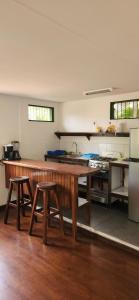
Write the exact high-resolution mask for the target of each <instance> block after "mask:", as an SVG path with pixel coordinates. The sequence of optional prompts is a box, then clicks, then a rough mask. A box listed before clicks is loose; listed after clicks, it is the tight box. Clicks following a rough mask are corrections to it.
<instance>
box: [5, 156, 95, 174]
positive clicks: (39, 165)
mask: <svg viewBox="0 0 139 300" xmlns="http://www.w3.org/2000/svg"><path fill="white" fill-rule="evenodd" d="M3 163H4V164H5V165H14V166H17V167H27V168H30V169H36V170H42V171H53V172H57V173H61V174H70V175H74V176H77V177H80V176H87V175H91V174H93V173H94V172H96V171H97V169H96V168H90V167H87V166H80V165H78V166H76V168H75V166H74V165H72V164H62V163H57V162H50V161H41V160H30V159H21V160H18V161H7V160H5V161H3Z"/></svg>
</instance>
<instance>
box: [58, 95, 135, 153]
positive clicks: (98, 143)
mask: <svg viewBox="0 0 139 300" xmlns="http://www.w3.org/2000/svg"><path fill="white" fill-rule="evenodd" d="M128 99H139V93H130V94H121V95H115V96H114V95H113V96H109V95H108V96H105V97H97V98H92V99H91V98H90V97H89V98H86V100H80V101H74V102H67V103H66V102H65V103H62V104H61V123H60V130H63V131H89V132H91V131H92V132H93V131H94V125H93V123H94V122H96V125H97V126H101V127H102V128H103V130H104V131H105V130H106V128H107V126H108V125H109V121H110V102H111V101H121V100H128ZM111 122H112V123H113V124H115V125H116V128H117V130H119V129H120V127H121V125H122V127H123V129H124V131H128V130H129V128H131V127H139V120H127V121H126V120H123V121H121V120H119V121H111ZM73 141H76V142H77V143H78V151H80V152H95V153H96V152H97V153H100V154H102V153H103V152H105V151H120V152H122V153H123V155H124V156H128V155H129V138H110V137H101V138H100V137H92V138H91V140H90V141H88V140H87V139H86V138H85V137H82V138H81V137H71V138H70V137H62V138H61V140H60V148H61V149H62V148H63V149H66V150H69V151H72V150H73V151H74V150H75V149H74V148H73V147H72V143H73Z"/></svg>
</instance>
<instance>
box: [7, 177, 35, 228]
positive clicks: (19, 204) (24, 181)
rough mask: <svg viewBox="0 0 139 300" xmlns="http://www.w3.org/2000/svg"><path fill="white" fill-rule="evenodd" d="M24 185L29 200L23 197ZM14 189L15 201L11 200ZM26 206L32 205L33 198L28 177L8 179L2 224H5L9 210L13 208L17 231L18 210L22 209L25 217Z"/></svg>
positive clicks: (18, 224) (18, 221) (18, 225)
mask: <svg viewBox="0 0 139 300" xmlns="http://www.w3.org/2000/svg"><path fill="white" fill-rule="evenodd" d="M24 185H26V188H27V191H28V194H29V199H28V198H25V197H24ZM14 187H15V188H16V190H17V199H16V200H12V192H13V188H14ZM28 205H31V206H32V205H33V196H32V191H31V186H30V182H29V177H27V176H18V177H14V178H10V186H9V193H8V198H7V205H6V209H5V215H4V223H5V224H7V221H8V215H9V208H10V207H15V208H16V211H17V229H18V230H20V209H22V213H23V216H25V210H24V209H25V207H26V206H28Z"/></svg>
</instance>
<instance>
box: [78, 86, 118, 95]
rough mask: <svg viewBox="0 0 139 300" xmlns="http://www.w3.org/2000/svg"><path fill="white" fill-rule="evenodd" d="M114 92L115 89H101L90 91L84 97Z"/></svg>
mask: <svg viewBox="0 0 139 300" xmlns="http://www.w3.org/2000/svg"><path fill="white" fill-rule="evenodd" d="M112 91H113V88H112V87H111V88H105V89H99V90H90V91H85V92H84V93H83V95H84V96H90V95H98V94H104V93H110V92H112Z"/></svg>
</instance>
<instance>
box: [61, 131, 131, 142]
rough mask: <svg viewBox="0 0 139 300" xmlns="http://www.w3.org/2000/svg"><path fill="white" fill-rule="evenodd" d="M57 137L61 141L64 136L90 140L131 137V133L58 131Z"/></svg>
mask: <svg viewBox="0 0 139 300" xmlns="http://www.w3.org/2000/svg"><path fill="white" fill-rule="evenodd" d="M55 135H56V136H57V137H58V138H59V139H60V138H61V137H62V136H85V137H86V138H87V139H88V140H90V138H91V137H92V136H96V137H129V132H117V133H116V134H113V133H112V134H110V133H97V132H61V131H56V132H55Z"/></svg>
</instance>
